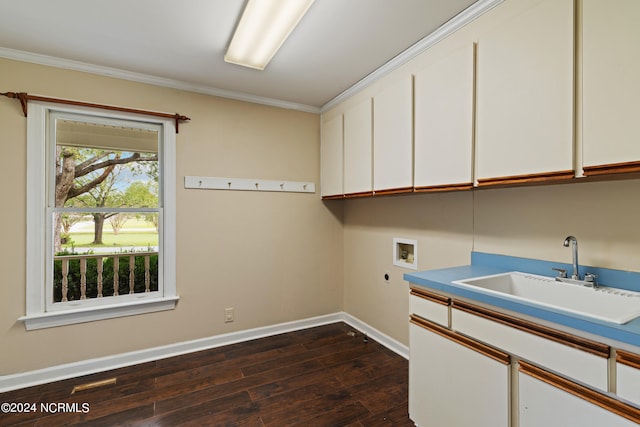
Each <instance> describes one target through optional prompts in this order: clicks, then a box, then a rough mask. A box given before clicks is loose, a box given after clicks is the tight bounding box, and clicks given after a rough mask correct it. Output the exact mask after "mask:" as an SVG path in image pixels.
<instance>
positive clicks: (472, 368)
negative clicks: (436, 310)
mask: <svg viewBox="0 0 640 427" xmlns="http://www.w3.org/2000/svg"><path fill="white" fill-rule="evenodd" d="M409 327H410V344H411V345H410V359H409V416H410V418H411V419H412V420H413V421H414V422H415V423H416V424H417V425H419V426H476V427H481V426H487V427H499V426H507V425H509V369H510V368H509V365H508V363H509V362H508V356H506V355H502V357H503V358H506V359H504V360H501V361H498V360H496V359H494V358H492V357H490V356H488V355H487V354H485V353H483V352H482V351H483V350H478V349H472V348H473V346H471V347H470V346H469V343H471V344H477V345H479V346H480V347H479V348H483V347H486V346H484V345H482V344H480V343H475V342H471V341H470V340H468V339H466V340H465V338H464V337H462V336H459V335H457V334H455V333H454V332H451V331H449V330H448V329H446V328H442V327H440V326H437V325H435V324H433V323H430V322H427V321H426V320H420V319H415V318H414V319H412V323H411V324H410V326H409ZM461 340H464V341H461Z"/></svg>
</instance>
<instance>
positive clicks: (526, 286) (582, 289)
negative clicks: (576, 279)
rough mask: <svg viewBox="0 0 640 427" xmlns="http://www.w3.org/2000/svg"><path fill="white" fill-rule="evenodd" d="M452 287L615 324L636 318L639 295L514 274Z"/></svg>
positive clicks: (471, 280) (542, 277)
mask: <svg viewBox="0 0 640 427" xmlns="http://www.w3.org/2000/svg"><path fill="white" fill-rule="evenodd" d="M453 283H454V284H455V285H458V286H461V287H463V288H467V289H471V290H474V291H477V292H482V293H484V294H487V295H494V296H499V297H502V298H506V299H509V300H513V301H518V302H526V303H532V304H534V305H540V306H544V307H550V308H554V309H558V310H564V311H567V312H571V313H575V314H580V315H582V316H588V317H592V318H594V319H599V320H604V321H607V322H613V323H618V324H623V323H627V322H629V321H630V320H633V319H635V318H636V317H639V316H640V292H632V291H626V290H621V289H616V288H609V287H604V286H601V287H597V288H590V287H586V286H582V285H574V284H571V283H563V282H558V281H556V280H554V279H553V278H551V277H545V276H538V275H535V274H528V273H520V272H518V271H512V272H509V273H502V274H495V275H492V276H483V277H472V278H469V279H463V280H458V281H455V282H453Z"/></svg>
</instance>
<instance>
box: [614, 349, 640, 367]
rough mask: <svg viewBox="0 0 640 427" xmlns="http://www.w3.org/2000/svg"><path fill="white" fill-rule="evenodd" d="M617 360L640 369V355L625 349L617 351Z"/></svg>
mask: <svg viewBox="0 0 640 427" xmlns="http://www.w3.org/2000/svg"><path fill="white" fill-rule="evenodd" d="M616 362H618V363H621V364H623V365H627V366H630V367H632V368H636V369H640V355H639V354H635V353H630V352H628V351H625V350H617V351H616Z"/></svg>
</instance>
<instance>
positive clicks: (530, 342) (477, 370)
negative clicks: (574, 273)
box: [409, 288, 640, 427]
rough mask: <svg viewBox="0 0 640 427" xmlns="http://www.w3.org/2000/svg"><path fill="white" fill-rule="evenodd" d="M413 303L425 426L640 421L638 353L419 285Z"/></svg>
mask: <svg viewBox="0 0 640 427" xmlns="http://www.w3.org/2000/svg"><path fill="white" fill-rule="evenodd" d="M410 309H411V316H410V319H411V321H410V324H409V339H410V358H409V416H410V418H411V419H412V420H413V421H414V422H415V423H416V424H417V425H418V426H427V427H429V426H447V427H449V426H450V427H458V426H460V427H466V426H474V427H475V426H492V427H495V426H513V427H540V426H544V427H555V426H558V427H572V426H576V427H626V426H638V425H640V354H638V353H633V352H629V351H626V350H617V352H616V359H615V363H613V362H614V360H612V359H610V355H611V347H610V346H609V345H608V344H606V343H601V342H598V341H593V340H591V339H586V338H583V337H580V336H576V335H573V334H570V333H568V332H565V331H561V330H558V329H555V328H551V327H549V326H544V325H540V324H538V323H534V322H531V321H529V320H525V319H522V318H520V317H515V316H512V315H510V314H507V313H504V312H500V311H496V310H493V309H490V308H487V307H482V306H478V305H476V304H472V303H469V302H467V301H460V300H457V299H451V298H450V297H448V296H446V295H441V294H439V293H437V292H432V291H430V290H429V291H427V290H422V289H420V288H412V289H411V295H410Z"/></svg>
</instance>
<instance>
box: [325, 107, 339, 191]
mask: <svg viewBox="0 0 640 427" xmlns="http://www.w3.org/2000/svg"><path fill="white" fill-rule="evenodd" d="M342 136H343V135H342V114H340V115H338V116H334V117H332V118H330V119H329V120H326V121H325V120H324V117H323V118H322V143H321V147H322V148H321V167H320V169H321V171H320V183H321V185H320V186H321V194H322V197H329V196H336V195H342V194H343V191H342V174H343V172H342V158H343V153H342Z"/></svg>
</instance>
